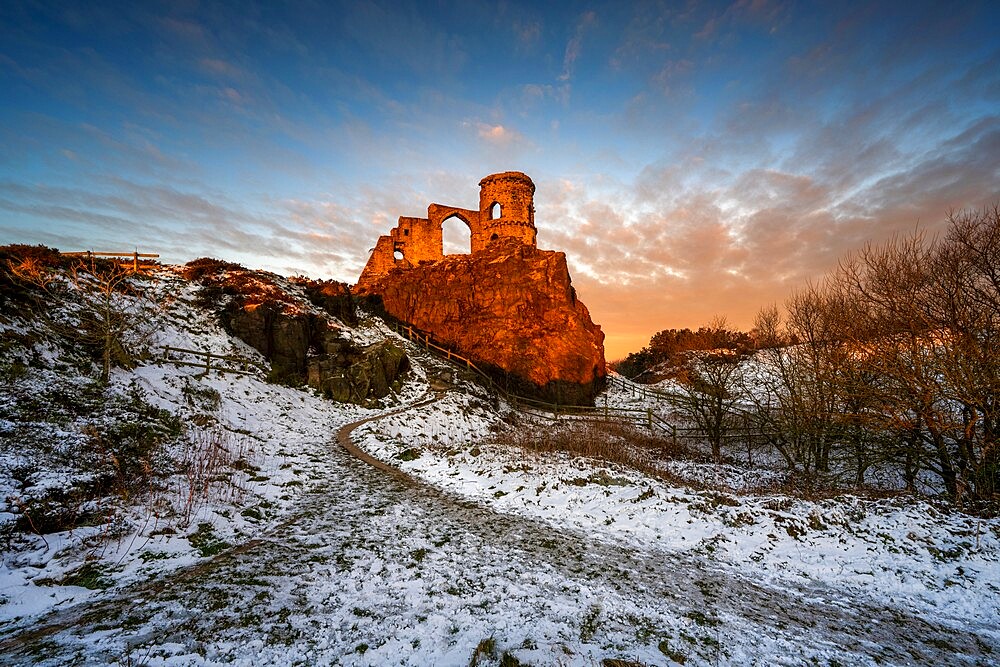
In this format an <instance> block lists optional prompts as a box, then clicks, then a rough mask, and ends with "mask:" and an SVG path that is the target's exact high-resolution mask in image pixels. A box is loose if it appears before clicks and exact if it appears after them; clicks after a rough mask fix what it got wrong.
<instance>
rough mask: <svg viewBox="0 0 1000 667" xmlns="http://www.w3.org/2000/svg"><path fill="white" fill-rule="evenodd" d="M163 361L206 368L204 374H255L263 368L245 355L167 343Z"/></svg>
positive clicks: (176, 364) (175, 364)
mask: <svg viewBox="0 0 1000 667" xmlns="http://www.w3.org/2000/svg"><path fill="white" fill-rule="evenodd" d="M171 353H176V354H179V355H183V356H185V357H189V358H190V357H194V358H195V359H196V360H195V361H190V360H188V359H177V358H174V357H172V356H171ZM213 360H216V363H213ZM163 361H164V362H165V363H168V364H173V365H174V366H193V367H195V368H204V369H205V372H204V373H203V374H204V375H207V374H208V373H209V372H210V371H218V372H219V373H236V374H239V375H253V374H254V373H256V372H258V371H260V370H261V368H260V367H259V366H258V365H257V364H256V363H254V362H253V361H251V360H250V359H247V358H245V357H240V356H237V355H231V354H215V353H214V352H206V351H205V350H189V349H187V348H184V347H173V346H171V345H167V346H165V347H164V348H163ZM220 362H221V363H220ZM234 366H238V367H234Z"/></svg>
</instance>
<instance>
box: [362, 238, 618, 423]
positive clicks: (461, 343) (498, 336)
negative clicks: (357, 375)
mask: <svg viewBox="0 0 1000 667" xmlns="http://www.w3.org/2000/svg"><path fill="white" fill-rule="evenodd" d="M365 291H366V293H367V294H371V295H378V296H380V297H381V299H382V303H383V306H384V308H385V310H386V312H387V313H388V314H390V315H392V316H393V317H396V318H398V319H400V320H402V321H404V322H407V323H409V324H412V325H413V326H415V327H417V328H419V329H421V330H422V331H425V332H427V333H429V334H431V335H432V336H433V337H434V338H435V339H436V340H437V341H438V342H439V343H440V344H443V345H445V346H449V347H452V348H453V349H455V350H456V351H457V352H459V353H460V354H462V355H464V356H466V357H469V358H471V359H472V360H473V361H475V362H477V364H478V363H482V364H483V365H485V366H488V367H492V369H493V370H494V371H495V372H496V373H498V379H502V380H503V381H508V380H511V381H512V382H513V386H512V388H514V389H517V390H519V391H520V392H521V393H530V394H532V395H535V396H538V397H540V398H543V399H545V400H548V401H552V402H559V403H561V404H592V403H593V400H594V396H595V395H596V393H597V392H598V391H600V389H601V386H602V385H603V382H604V378H605V376H606V369H605V361H604V333H603V332H602V331H601V328H600V327H599V326H598V325H595V324H594V322H593V321H592V320H591V318H590V313H589V312H588V310H587V307H586V306H584V305H583V303H581V302H580V301H579V300H578V299H577V298H576V291H575V290H574V289H573V286H572V284H571V280H570V275H569V270H568V269H567V267H566V256H565V254H563V253H561V252H553V251H548V250H538V249H537V248H534V247H533V246H530V245H525V244H523V243H519V242H518V241H517V240H514V239H499V240H497V241H495V242H493V243H491V244H490V245H489V246H488V247H487V248H486V249H485V250H482V251H480V252H476V253H473V254H471V255H449V256H446V257H444V259H442V260H439V261H437V262H433V263H429V264H424V265H420V266H416V267H412V268H406V269H393V270H391V271H390V272H389V273H388V274H387V275H385V276H384V277H383V278H381V279H380V280H378V281H377V282H375V283H374V284H373V285H371V286H369V287H368V288H367V289H366V290H365Z"/></svg>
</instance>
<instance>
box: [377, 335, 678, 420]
mask: <svg viewBox="0 0 1000 667" xmlns="http://www.w3.org/2000/svg"><path fill="white" fill-rule="evenodd" d="M389 324H390V326H391V327H392V328H393V329H394V330H395V331H396V332H397V333H399V335H401V336H403V337H404V338H407V339H409V340H411V341H413V342H415V343H417V344H418V345H421V346H422V347H423V348H424V349H425V350H427V351H428V352H431V353H433V354H436V355H437V356H439V357H441V358H443V359H445V360H447V361H449V362H451V363H453V364H456V365H459V366H464V367H465V368H466V370H469V371H472V372H473V373H475V374H476V375H477V376H479V378H480V379H481V380H482V381H483V382H484V383H485V384H486V385H487V387H488V388H489V389H491V390H492V391H493V392H495V393H496V394H498V395H500V396H503V397H504V398H505V399H507V402H508V403H510V405H511V407H513V408H514V409H515V410H517V411H519V412H523V413H525V414H531V415H533V416H536V417H544V418H550V419H553V420H559V419H560V418H562V419H568V420H574V419H575V420H581V421H613V422H627V423H630V424H635V425H637V426H645V427H646V428H648V429H649V430H650V431H657V430H659V431H662V432H663V433H666V434H667V435H669V436H670V437H671V438H673V439H675V440H676V438H677V429H676V427H675V426H674V425H673V424H670V423H669V422H667V421H666V420H664V419H663V418H662V417H660V416H659V415H657V414H656V413H655V412H653V410H652V408H646V409H641V408H617V407H611V406H609V405H607V403H605V404H604V405H603V406H593V405H562V404H559V403H548V402H546V401H540V400H538V399H535V398H529V397H527V396H521V395H519V394H515V393H513V392H511V391H509V390H507V389H506V388H504V387H501V386H500V385H499V384H498V383H497V382H496V381H495V380H494V379H493V377H492V376H491V375H490V374H489V373H487V372H486V371H484V370H483V369H481V368H479V366H477V365H476V364H475V363H474V362H473V361H472V360H471V359H469V358H467V357H464V356H462V355H461V354H459V353H457V352H455V351H454V350H450V349H448V348H447V347H444V346H442V345H438V344H437V343H435V342H434V341H433V340H432V339H431V337H430V336H429V335H428V334H426V333H424V332H422V331H420V330H419V329H416V328H414V327H413V326H410V325H407V324H401V323H392V322H390V323H389Z"/></svg>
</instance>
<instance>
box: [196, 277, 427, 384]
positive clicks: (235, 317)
mask: <svg viewBox="0 0 1000 667" xmlns="http://www.w3.org/2000/svg"><path fill="white" fill-rule="evenodd" d="M187 268H188V270H189V271H190V273H191V274H192V276H191V277H193V278H194V279H197V280H198V281H199V282H201V283H202V284H203V285H205V286H206V293H207V294H208V295H209V297H211V296H212V295H214V296H215V297H220V296H221V295H228V296H230V297H231V298H230V299H229V301H228V304H227V305H226V306H225V307H224V308H223V309H221V311H220V312H219V317H220V320H221V322H222V325H223V327H224V328H225V329H226V330H227V331H228V332H229V333H231V334H232V335H234V336H236V337H237V338H239V339H241V340H242V341H244V342H245V343H247V344H248V345H250V346H251V347H253V348H254V349H255V350H257V351H258V352H260V353H261V354H263V355H264V356H265V357H266V358H267V359H268V360H269V361H270V362H271V374H270V377H269V379H271V380H272V381H274V382H281V383H284V384H290V385H301V384H303V383H308V384H309V386H311V387H314V388H316V389H318V390H320V391H322V392H323V393H324V394H325V395H327V396H328V397H330V398H333V399H335V400H338V401H348V402H352V403H365V402H367V401H369V400H372V399H379V398H383V397H385V396H387V395H388V394H389V393H390V392H391V391H393V390H394V389H398V387H399V381H400V378H401V376H402V375H403V374H404V373H406V371H408V370H409V367H410V366H409V359H407V357H406V354H405V353H404V352H403V350H402V349H400V348H398V347H396V346H395V345H392V344H391V343H389V342H388V341H383V342H382V343H378V344H375V345H371V346H368V347H358V346H357V345H355V344H354V343H353V342H352V341H351V340H349V339H347V338H345V337H343V336H341V335H340V333H339V332H340V329H339V328H337V327H336V326H335V325H334V324H333V322H332V321H331V319H330V317H329V316H330V315H332V316H334V317H336V318H337V319H338V320H340V321H341V322H348V323H353V322H356V317H355V314H354V302H353V299H352V297H351V294H350V291H349V290H348V289H347V286H346V285H344V284H342V283H335V282H332V281H326V282H318V281H311V280H308V279H295V280H289V281H288V283H283V281H282V279H280V278H278V277H277V276H273V275H270V274H266V273H264V272H259V271H249V270H247V269H245V268H243V267H241V266H239V265H235V264H227V263H223V262H218V261H217V260H208V259H201V260H196V261H195V262H192V263H191V264H189V265H188V267H187ZM289 283H290V284H293V285H297V286H299V287H300V288H302V289H303V291H304V292H305V295H306V299H308V302H309V303H311V304H312V305H314V306H316V307H318V308H322V309H323V311H325V313H322V312H318V311H317V309H316V308H311V307H310V306H309V303H306V301H305V300H304V299H303V298H302V297H301V296H300V295H297V294H296V293H295V290H294V289H291V291H289V290H290V288H289V286H288V284H289Z"/></svg>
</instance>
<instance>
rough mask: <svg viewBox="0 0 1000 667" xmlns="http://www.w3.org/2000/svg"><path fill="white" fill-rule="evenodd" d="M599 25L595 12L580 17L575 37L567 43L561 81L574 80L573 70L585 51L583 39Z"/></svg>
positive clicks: (574, 33)
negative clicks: (593, 27) (588, 31)
mask: <svg viewBox="0 0 1000 667" xmlns="http://www.w3.org/2000/svg"><path fill="white" fill-rule="evenodd" d="M596 23H597V14H596V13H595V12H593V11H587V12H584V13H583V14H581V15H580V18H579V19H577V22H576V29H575V31H574V32H573V36H572V37H570V39H569V41H568V42H567V43H566V52H565V54H564V55H563V71H562V74H560V75H559V80H560V81H569V80H570V79H572V78H573V70H574V68H575V67H576V61H577V59H578V58H579V57H580V54H581V52H582V50H583V38H584V36H585V35H586V33H587V30H588V29H590V28H591V27H592V26H594V25H596Z"/></svg>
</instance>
